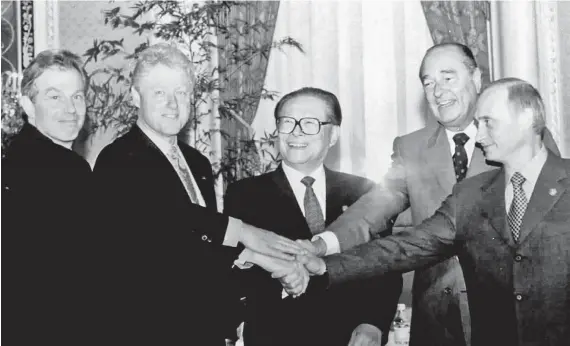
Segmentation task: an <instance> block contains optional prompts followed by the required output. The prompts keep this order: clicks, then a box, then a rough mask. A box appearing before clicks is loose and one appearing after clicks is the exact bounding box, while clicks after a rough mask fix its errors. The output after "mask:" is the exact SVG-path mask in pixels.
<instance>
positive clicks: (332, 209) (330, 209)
mask: <svg viewBox="0 0 570 346" xmlns="http://www.w3.org/2000/svg"><path fill="white" fill-rule="evenodd" d="M325 177H326V178H325V179H326V180H325V186H326V189H327V196H326V203H327V208H326V209H327V215H326V217H325V226H328V225H330V224H331V222H332V221H334V220H336V219H337V218H338V217H339V216H340V214H342V212H343V210H342V203H343V200H342V194H340V193H339V188H341V187H343V184H342V181H341V179H340V178H339V175H338V174H337V173H336V172H334V171H331V170H330V169H328V168H326V167H325ZM344 188H346V186H345V187H344Z"/></svg>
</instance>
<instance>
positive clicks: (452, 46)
mask: <svg viewBox="0 0 570 346" xmlns="http://www.w3.org/2000/svg"><path fill="white" fill-rule="evenodd" d="M463 49H464V48H463V47H462V46H461V45H459V44H457V43H451V42H448V43H441V44H438V45H435V46H433V47H430V48H428V50H427V51H426V53H425V54H424V57H423V59H422V62H421V64H420V71H419V77H420V80H423V79H424V77H425V75H424V65H425V62H426V60H427V59H428V58H429V57H430V56H431V55H433V54H435V53H437V52H440V51H455V52H457V54H459V56H460V57H461V62H462V63H463V65H465V67H467V69H468V70H469V71H470V72H473V71H474V70H475V69H476V68H478V66H477V62H476V61H472V60H471V58H470V57H469V56H468V55H467V54H466V53H465V52H464V51H463ZM467 49H469V47H467Z"/></svg>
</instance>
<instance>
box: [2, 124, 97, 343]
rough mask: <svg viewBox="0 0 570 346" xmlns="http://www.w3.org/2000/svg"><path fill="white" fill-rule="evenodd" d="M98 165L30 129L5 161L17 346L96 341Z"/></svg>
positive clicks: (6, 233)
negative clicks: (92, 226) (93, 237)
mask: <svg viewBox="0 0 570 346" xmlns="http://www.w3.org/2000/svg"><path fill="white" fill-rule="evenodd" d="M90 178H91V168H90V167H89V164H88V163H87V162H86V161H85V160H83V159H82V158H81V157H80V156H79V155H77V154H76V153H74V152H73V151H71V150H69V149H67V148H64V147H62V146H60V145H58V144H55V143H54V142H53V141H51V140H50V139H49V138H47V137H46V136H44V135H43V134H42V133H40V132H39V131H38V130H37V129H36V128H35V127H33V126H31V125H29V124H26V125H24V127H23V129H22V130H21V132H20V133H19V134H18V135H16V137H15V138H14V139H13V141H12V142H11V144H10V146H9V147H8V148H7V150H6V156H5V157H4V158H3V159H2V185H3V189H2V252H3V253H2V259H3V264H2V279H3V285H2V293H3V297H4V298H5V299H4V301H3V303H4V304H3V306H2V312H3V313H4V316H5V319H4V321H3V322H4V323H3V324H4V335H3V337H5V338H6V339H9V340H11V341H10V344H12V345H36V344H53V345H56V344H57V345H81V344H85V341H86V340H88V339H89V336H88V335H89V332H87V330H88V328H89V327H90V323H91V322H87V318H88V317H89V316H90V315H91V311H90V309H91V306H90V305H89V300H90V298H91V296H90V293H91V292H89V291H88V287H89V285H88V283H87V280H88V279H89V271H90V269H89V265H88V262H87V261H88V260H89V259H90V256H91V255H93V253H92V252H91V248H90V242H89V237H90V232H89V228H88V227H87V226H88V225H89V222H88V219H89V218H90V217H92V216H93V214H92V210H91V208H90V206H89V205H88V204H87V203H88V202H89V201H90V200H91V192H90V189H89V186H90Z"/></svg>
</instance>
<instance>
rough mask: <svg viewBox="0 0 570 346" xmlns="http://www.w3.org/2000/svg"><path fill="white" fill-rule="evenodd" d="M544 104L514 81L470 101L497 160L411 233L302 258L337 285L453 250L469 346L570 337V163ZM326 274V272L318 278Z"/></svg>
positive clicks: (555, 343) (551, 344)
mask: <svg viewBox="0 0 570 346" xmlns="http://www.w3.org/2000/svg"><path fill="white" fill-rule="evenodd" d="M544 116H545V115H544V104H543V102H542V99H541V97H540V94H539V93H538V91H537V90H536V89H535V88H534V87H533V86H531V85H530V84H529V83H527V82H525V81H522V80H520V79H516V78H506V79H502V80H499V81H496V82H493V83H492V84H491V85H490V86H489V87H488V88H486V89H485V90H484V91H483V93H482V94H481V96H480V97H479V100H478V101H477V106H476V111H475V115H474V118H475V121H476V123H477V126H478V130H477V135H476V140H477V142H478V143H480V145H481V146H482V147H483V150H484V152H485V157H486V158H487V159H489V160H492V161H495V162H499V163H501V164H502V168H501V169H497V170H491V171H488V172H485V173H481V174H479V175H477V176H474V177H471V178H469V179H465V180H464V181H462V182H460V183H458V184H456V185H455V186H454V187H453V192H452V194H451V195H450V196H449V197H447V198H446V199H445V201H444V202H443V203H442V205H441V207H440V208H439V209H438V210H437V211H436V212H435V214H433V215H432V216H431V217H429V218H428V219H426V220H425V221H423V222H422V223H421V224H420V225H418V226H416V227H415V228H414V229H413V230H411V231H404V232H401V233H398V234H396V235H394V236H390V237H386V238H384V239H376V240H373V241H371V242H369V243H367V244H362V245H360V246H357V247H355V248H354V249H351V250H347V251H345V252H343V253H341V254H336V255H331V256H327V257H326V258H325V259H324V261H323V260H322V259H320V258H317V257H307V258H304V260H305V262H306V265H307V268H308V269H309V270H310V271H311V272H313V273H315V274H324V273H325V271H326V272H327V275H328V282H329V283H330V284H331V285H332V287H334V286H335V285H337V284H342V283H344V282H348V281H353V280H361V279H368V278H370V277H374V276H377V275H383V274H385V273H389V272H392V271H396V272H405V271H409V270H414V269H418V268H422V267H425V266H430V265H433V264H435V263H438V262H441V261H445V260H446V259H447V258H450V257H453V256H457V257H458V259H459V263H460V265H461V267H462V269H463V273H464V275H465V284H466V287H467V290H468V292H469V296H468V297H469V307H470V312H471V321H472V334H471V340H470V341H471V343H472V345H473V346H503V345H509V346H535V345H545V346H546V345H548V346H567V345H568V342H569V341H570V325H569V323H568V321H570V279H569V278H570V251H568V249H569V248H570V229H569V227H568V225H569V224H570V160H568V159H561V158H560V157H558V155H555V154H553V153H552V151H550V150H549V149H547V148H546V146H545V145H544V143H543V140H542V133H543V131H544ZM325 277H326V276H325Z"/></svg>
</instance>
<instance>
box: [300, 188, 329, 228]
mask: <svg viewBox="0 0 570 346" xmlns="http://www.w3.org/2000/svg"><path fill="white" fill-rule="evenodd" d="M301 182H302V183H303V185H305V186H306V187H307V189H306V190H305V198H304V200H303V203H304V205H305V219H307V224H308V225H309V229H310V230H311V233H313V234H319V233H321V232H322V231H323V230H324V229H325V218H324V217H323V211H322V209H321V206H320V204H319V201H318V200H317V195H315V191H314V190H313V183H314V182H315V178H313V177H304V178H303V179H302V180H301Z"/></svg>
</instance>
